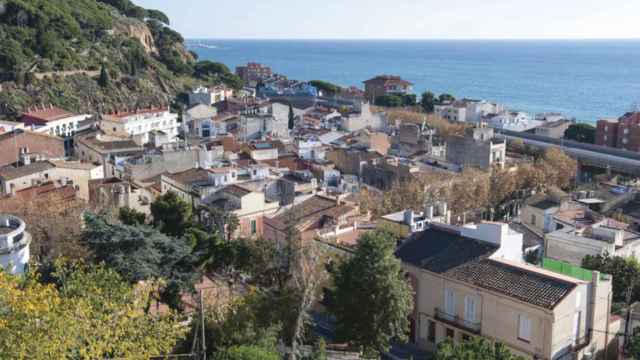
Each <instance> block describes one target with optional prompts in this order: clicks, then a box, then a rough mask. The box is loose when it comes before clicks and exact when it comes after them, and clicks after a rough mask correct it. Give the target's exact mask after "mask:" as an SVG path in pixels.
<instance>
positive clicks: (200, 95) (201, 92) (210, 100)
mask: <svg viewBox="0 0 640 360" xmlns="http://www.w3.org/2000/svg"><path fill="white" fill-rule="evenodd" d="M231 97H233V89H231V88H228V87H226V86H225V85H218V86H212V87H204V86H200V87H197V88H195V89H193V90H192V91H190V92H189V105H191V106H193V105H197V104H204V105H213V104H215V103H219V102H221V101H225V100H226V99H228V98H231Z"/></svg>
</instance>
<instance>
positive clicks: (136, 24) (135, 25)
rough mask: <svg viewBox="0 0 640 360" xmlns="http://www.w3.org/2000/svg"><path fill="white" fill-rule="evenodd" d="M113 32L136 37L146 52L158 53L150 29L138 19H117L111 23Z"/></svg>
mask: <svg viewBox="0 0 640 360" xmlns="http://www.w3.org/2000/svg"><path fill="white" fill-rule="evenodd" d="M113 34H114V35H123V36H126V37H130V38H134V39H137V40H138V41H140V43H141V44H142V46H143V47H144V49H145V50H146V51H147V54H152V55H157V54H158V49H157V48H156V44H155V41H154V40H153V35H152V34H151V30H149V27H147V25H146V24H145V23H143V22H142V21H140V20H136V19H131V18H122V19H118V20H117V21H116V22H114V24H113Z"/></svg>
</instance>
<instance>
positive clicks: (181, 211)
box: [151, 191, 192, 237]
mask: <svg viewBox="0 0 640 360" xmlns="http://www.w3.org/2000/svg"><path fill="white" fill-rule="evenodd" d="M151 215H152V216H153V224H154V225H155V226H156V227H158V228H159V229H160V231H162V232H163V233H165V234H167V235H169V236H176V237H180V236H182V235H184V233H185V231H186V230H187V229H188V228H189V227H190V226H191V225H192V223H191V220H192V219H191V215H192V210H191V206H190V205H189V204H188V203H187V202H186V201H184V200H182V199H181V198H180V197H178V195H177V194H176V193H174V192H172V191H169V192H167V193H166V194H164V195H162V196H160V197H158V198H157V199H156V200H155V201H154V202H153V203H151Z"/></svg>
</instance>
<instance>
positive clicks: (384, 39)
mask: <svg viewBox="0 0 640 360" xmlns="http://www.w3.org/2000/svg"><path fill="white" fill-rule="evenodd" d="M185 39H186V40H233V41H242V40H247V41H256V40H260V41H287V40H289V41H301V40H303V41H640V37H620V38H330V37H327V38H279V37H273V38H266V37H265V38H261V37H198V36H196V37H186V36H185Z"/></svg>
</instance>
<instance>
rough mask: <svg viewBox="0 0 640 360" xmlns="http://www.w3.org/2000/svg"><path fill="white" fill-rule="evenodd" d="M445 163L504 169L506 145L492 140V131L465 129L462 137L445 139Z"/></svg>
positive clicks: (486, 129) (488, 129)
mask: <svg viewBox="0 0 640 360" xmlns="http://www.w3.org/2000/svg"><path fill="white" fill-rule="evenodd" d="M446 156H447V161H448V162H450V163H452V164H456V165H458V166H461V167H476V168H479V169H485V170H486V169H489V168H491V167H492V166H494V165H496V166H498V167H500V168H504V163H505V160H506V156H507V144H506V142H505V141H501V142H498V141H496V140H495V139H494V132H493V129H491V128H487V127H482V126H478V127H475V128H473V129H466V132H465V134H464V136H450V137H449V138H447V150H446Z"/></svg>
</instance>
